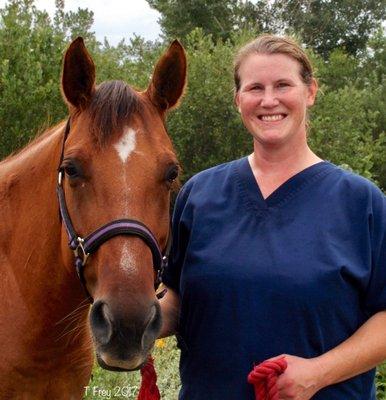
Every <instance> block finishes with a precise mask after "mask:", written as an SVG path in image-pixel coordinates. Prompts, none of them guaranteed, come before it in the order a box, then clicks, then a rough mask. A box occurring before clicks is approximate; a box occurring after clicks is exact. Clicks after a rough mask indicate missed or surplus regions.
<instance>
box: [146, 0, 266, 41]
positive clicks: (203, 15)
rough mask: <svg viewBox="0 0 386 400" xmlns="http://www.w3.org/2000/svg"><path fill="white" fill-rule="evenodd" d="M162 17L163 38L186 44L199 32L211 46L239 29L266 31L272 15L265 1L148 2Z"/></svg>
mask: <svg viewBox="0 0 386 400" xmlns="http://www.w3.org/2000/svg"><path fill="white" fill-rule="evenodd" d="M147 2H148V3H149V5H150V6H151V7H152V8H154V9H155V10H157V11H158V12H159V13H160V14H161V18H160V20H159V23H160V25H161V29H162V32H163V34H164V37H165V38H169V39H170V38H172V39H173V38H176V37H177V38H180V39H182V40H183V41H184V42H185V39H186V37H187V36H188V35H189V33H190V32H191V31H192V30H194V29H196V28H200V29H201V30H202V32H203V33H204V34H205V35H211V37H212V39H213V41H214V42H217V40H218V39H222V40H227V39H229V38H230V37H231V35H232V33H234V32H236V31H238V30H240V29H249V28H252V29H256V27H258V28H259V30H260V31H262V30H265V29H269V26H270V21H271V19H272V18H271V14H270V13H269V8H268V7H267V2H266V1H264V0H258V1H254V2H253V3H252V2H251V1H242V0H147Z"/></svg>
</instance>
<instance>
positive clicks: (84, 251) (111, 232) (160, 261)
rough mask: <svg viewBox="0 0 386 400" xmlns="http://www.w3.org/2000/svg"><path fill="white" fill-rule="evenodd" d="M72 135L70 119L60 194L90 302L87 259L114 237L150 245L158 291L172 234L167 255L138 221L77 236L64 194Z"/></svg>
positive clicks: (78, 270)
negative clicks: (85, 270) (129, 238)
mask: <svg viewBox="0 0 386 400" xmlns="http://www.w3.org/2000/svg"><path fill="white" fill-rule="evenodd" d="M69 132H70V119H68V120H67V123H66V127H65V129H64V137H63V143H62V151H61V155H60V161H59V166H58V183H57V187H56V193H57V196H58V201H59V209H60V215H61V218H62V221H63V224H64V227H65V228H66V232H67V236H68V246H69V248H70V249H71V250H72V251H73V252H74V256H75V269H76V273H77V275H78V278H79V280H80V281H81V283H82V285H83V287H84V289H85V292H86V294H87V296H88V298H89V300H90V302H91V303H92V302H93V298H92V297H91V295H90V293H89V292H88V290H87V285H86V279H85V277H84V267H85V265H86V262H87V259H88V258H89V256H90V255H91V254H93V253H95V251H96V250H98V248H99V246H101V245H102V244H103V243H105V242H107V241H108V240H109V239H111V238H113V237H114V236H118V235H131V236H137V237H139V238H141V239H142V240H143V241H144V242H145V243H146V244H147V246H148V247H149V249H150V251H151V253H152V256H153V268H154V270H155V273H156V279H155V282H154V288H155V289H157V288H158V286H159V284H160V282H161V275H162V271H163V269H164V267H165V266H166V265H167V262H168V256H169V252H170V248H171V235H170V233H169V237H168V242H167V244H166V248H165V250H164V252H163V253H162V252H161V249H160V247H159V244H158V241H157V239H156V238H155V236H154V235H153V233H152V232H151V231H150V229H149V228H147V226H146V225H145V224H143V223H142V222H140V221H137V220H134V219H117V220H114V221H111V222H109V223H107V224H105V225H103V226H101V227H99V228H98V229H97V230H95V231H94V232H92V233H90V234H89V235H88V236H86V237H85V238H82V237H81V236H79V235H78V234H77V233H76V231H75V228H74V225H73V224H72V221H71V217H70V214H69V212H68V208H67V204H66V198H65V195H64V190H63V179H64V177H65V173H64V169H63V167H61V165H62V162H63V158H64V145H65V142H66V139H67V137H68V134H69ZM163 294H164V292H161V293H160V294H159V295H157V297H162V296H161V295H163Z"/></svg>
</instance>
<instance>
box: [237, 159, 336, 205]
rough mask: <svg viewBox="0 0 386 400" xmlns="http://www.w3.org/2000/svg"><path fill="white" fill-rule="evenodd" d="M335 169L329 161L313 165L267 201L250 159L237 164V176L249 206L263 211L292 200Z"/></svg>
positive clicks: (282, 186)
mask: <svg viewBox="0 0 386 400" xmlns="http://www.w3.org/2000/svg"><path fill="white" fill-rule="evenodd" d="M333 168H334V165H333V164H331V163H329V162H327V161H321V162H318V163H316V164H313V165H311V166H310V167H307V168H305V169H304V170H302V171H300V172H298V173H297V174H295V175H293V176H292V177H291V178H289V179H288V180H286V181H285V182H284V183H282V184H281V185H280V186H279V187H278V188H277V189H276V190H274V191H273V192H272V193H271V194H270V195H269V196H268V197H267V198H266V199H264V197H263V194H262V193H261V190H260V188H259V185H258V184H257V182H256V179H255V176H254V175H253V172H252V169H251V166H250V164H249V161H248V157H243V158H241V159H240V160H238V161H237V162H236V175H237V178H238V181H239V185H240V189H241V191H242V194H243V196H244V198H245V200H246V201H247V204H248V206H250V207H252V208H254V209H258V210H262V209H267V208H270V207H275V206H279V205H281V204H282V203H284V202H285V201H287V200H289V199H290V198H292V197H293V196H294V195H295V194H296V193H298V192H299V191H301V190H303V189H304V188H305V187H306V186H307V185H308V184H309V183H310V182H312V181H314V180H315V179H318V178H319V177H320V176H321V175H323V174H325V173H327V172H329V171H331V170H332V169H333Z"/></svg>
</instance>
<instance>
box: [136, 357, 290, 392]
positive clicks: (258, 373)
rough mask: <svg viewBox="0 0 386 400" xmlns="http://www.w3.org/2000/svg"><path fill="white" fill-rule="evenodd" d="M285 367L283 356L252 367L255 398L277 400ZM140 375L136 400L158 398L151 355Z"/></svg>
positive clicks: (250, 377)
mask: <svg viewBox="0 0 386 400" xmlns="http://www.w3.org/2000/svg"><path fill="white" fill-rule="evenodd" d="M286 368H287V362H286V360H285V359H284V357H283V358H279V359H278V360H275V361H264V362H262V363H261V364H259V365H256V366H255V367H254V368H253V370H252V371H251V372H250V373H249V375H248V382H249V383H251V384H252V385H253V386H254V389H255V397H256V400H279V391H278V389H277V385H276V382H277V378H278V377H279V375H281V374H282V373H283V372H284V371H285V369H286ZM141 377H142V381H141V388H140V390H139V393H138V397H137V400H160V398H161V396H160V393H159V390H158V387H157V374H156V372H155V369H154V360H153V358H152V357H149V359H148V361H147V363H146V364H145V366H144V367H142V369H141Z"/></svg>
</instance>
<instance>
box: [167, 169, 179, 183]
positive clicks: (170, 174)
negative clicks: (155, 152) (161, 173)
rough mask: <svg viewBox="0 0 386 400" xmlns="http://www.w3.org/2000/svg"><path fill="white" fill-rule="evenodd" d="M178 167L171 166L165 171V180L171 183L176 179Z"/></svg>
mask: <svg viewBox="0 0 386 400" xmlns="http://www.w3.org/2000/svg"><path fill="white" fill-rule="evenodd" d="M178 172H179V169H178V165H171V166H170V167H169V168H168V169H167V170H166V176H165V179H166V180H167V181H168V182H169V183H173V182H174V181H175V180H176V179H177V178H178Z"/></svg>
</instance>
